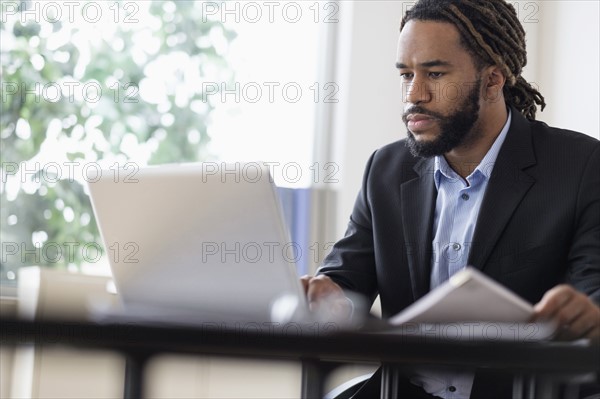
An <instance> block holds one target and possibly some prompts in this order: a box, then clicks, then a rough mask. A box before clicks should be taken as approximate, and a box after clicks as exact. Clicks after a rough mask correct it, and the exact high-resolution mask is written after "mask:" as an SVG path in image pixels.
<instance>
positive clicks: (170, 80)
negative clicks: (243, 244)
mask: <svg viewBox="0 0 600 399" xmlns="http://www.w3.org/2000/svg"><path fill="white" fill-rule="evenodd" d="M100 3H102V4H105V5H106V6H105V7H104V8H102V11H103V12H104V13H105V17H107V18H108V23H107V21H100V22H98V23H92V22H90V21H86V20H84V19H81V18H78V19H76V21H75V22H74V23H70V21H68V20H66V18H63V20H59V21H57V22H51V21H48V20H46V19H48V18H37V19H39V20H36V18H33V19H31V18H30V19H29V20H26V21H21V19H22V18H21V15H20V13H17V14H15V15H14V16H12V18H10V20H8V21H6V22H5V21H3V23H1V24H0V35H1V39H2V42H1V43H2V45H1V48H0V65H1V78H2V102H1V104H0V105H1V112H0V136H1V139H2V146H1V148H0V158H1V162H2V187H1V188H2V191H1V198H0V201H1V209H2V212H1V215H0V218H1V219H0V220H1V237H0V239H1V241H2V259H1V264H0V267H1V269H0V272H1V277H2V278H3V279H4V278H6V277H7V275H8V276H9V277H13V276H14V272H15V270H16V269H17V268H19V267H20V266H23V265H29V264H38V265H46V266H56V267H67V266H68V267H71V268H76V267H79V266H80V265H82V264H83V263H84V262H85V261H89V260H90V259H89V258H86V257H85V256H84V255H85V253H84V252H83V251H81V249H82V248H83V247H84V245H85V244H86V243H101V241H100V237H99V234H98V229H97V226H96V223H95V221H94V217H93V214H92V210H91V205H90V202H89V198H88V196H87V194H86V189H85V184H86V182H85V174H84V169H85V168H84V167H85V166H88V165H90V164H92V163H94V164H95V165H94V166H96V165H100V166H102V167H103V168H105V169H108V168H111V167H113V168H114V166H115V165H118V166H120V167H123V166H125V164H126V163H127V162H133V163H135V164H136V165H137V166H142V165H146V164H159V163H169V162H186V161H199V160H203V159H207V157H210V154H209V153H208V151H207V146H206V145H207V143H208V141H209V136H208V134H207V123H208V117H209V115H210V113H211V111H212V109H213V108H212V106H211V105H210V103H208V102H207V101H205V100H203V93H202V86H201V84H200V83H201V82H202V81H216V80H217V79H218V81H227V80H231V79H232V75H231V71H230V70H229V69H228V68H227V63H226V60H225V58H224V54H225V52H226V50H227V45H228V43H229V42H230V41H231V40H232V39H233V38H234V37H235V33H234V32H232V31H230V30H228V29H226V28H225V27H224V26H223V25H222V24H221V23H219V22H215V21H207V22H202V15H201V12H202V10H201V7H200V5H199V4H197V2H194V1H183V2H163V1H152V2H136V3H135V4H137V5H138V6H137V7H138V8H139V9H137V10H131V9H128V8H127V7H123V5H122V4H121V8H120V9H119V10H118V11H119V14H118V15H119V20H118V21H112V23H110V22H111V21H110V19H111V17H112V16H116V15H117V14H115V13H116V12H117V10H114V9H109V5H111V4H115V3H113V2H106V3H104V2H100ZM18 4H22V3H21V2H18ZM96 4H99V3H98V2H96ZM126 4H133V3H126ZM132 11H133V13H132ZM128 12H129V14H128ZM80 16H81V15H80ZM127 17H128V18H127ZM105 19H106V18H105ZM115 22H118V23H115ZM215 37H216V38H218V39H220V40H218V42H219V43H218V45H215V44H214V42H215V41H214V40H213V39H214V38H215ZM69 85H70V86H69ZM70 87H71V88H72V89H70ZM36 88H37V89H38V90H39V91H40V93H38V94H35V93H34V92H33V90H35V89H36ZM56 88H59V89H62V92H58V91H56ZM98 88H99V89H100V91H98V90H97V89H98ZM84 89H87V92H86V91H85V90H84ZM98 94H100V95H99V96H98ZM69 162H74V164H69ZM36 240H37V242H38V243H39V244H34V242H36ZM65 243H71V244H67V245H65ZM73 243H78V244H73ZM34 245H42V247H41V248H39V249H38V250H37V251H33V249H34V248H35V247H34ZM69 245H70V248H75V250H74V251H70V252H72V253H68V252H69V251H67V250H68V248H69ZM15 246H16V247H15ZM15 248H18V249H15ZM57 248H59V250H62V251H63V252H62V254H57V253H56V250H57ZM15 250H16V251H17V252H16V253H14V254H13V252H15ZM24 250H25V252H24ZM26 251H30V252H26ZM34 252H35V253H34ZM59 255H60V256H59ZM89 256H90V255H89V254H88V257H89Z"/></svg>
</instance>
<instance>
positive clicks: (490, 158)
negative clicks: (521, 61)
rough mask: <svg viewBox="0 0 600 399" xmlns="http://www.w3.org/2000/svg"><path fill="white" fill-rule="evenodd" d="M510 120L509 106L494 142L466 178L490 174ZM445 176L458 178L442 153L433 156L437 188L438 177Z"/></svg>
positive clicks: (486, 176)
mask: <svg viewBox="0 0 600 399" xmlns="http://www.w3.org/2000/svg"><path fill="white" fill-rule="evenodd" d="M511 120H512V111H511V110H510V108H509V109H508V118H506V123H505V124H504V127H503V128H502V130H501V131H500V134H499V135H498V137H496V140H494V144H492V146H491V147H490V149H489V150H488V152H487V153H486V154H485V156H484V157H483V159H482V160H481V162H480V163H479V165H477V167H476V168H475V170H473V172H471V174H469V176H468V177H467V180H470V179H469V178H470V177H471V176H473V175H475V174H476V173H481V174H482V175H483V176H484V177H485V179H486V180H487V179H489V178H490V176H491V175H492V170H493V169H494V164H495V163H496V159H497V158H498V153H499V152H500V148H502V144H503V143H504V139H506V135H507V133H508V129H509V128H510V122H511ZM442 175H443V176H445V177H446V178H449V179H456V178H458V174H457V173H456V172H455V171H454V170H453V169H452V168H451V167H450V165H448V161H446V158H445V157H444V156H443V155H437V156H436V157H435V166H434V175H433V176H434V181H435V187H436V188H437V189H439V187H440V179H441V177H442Z"/></svg>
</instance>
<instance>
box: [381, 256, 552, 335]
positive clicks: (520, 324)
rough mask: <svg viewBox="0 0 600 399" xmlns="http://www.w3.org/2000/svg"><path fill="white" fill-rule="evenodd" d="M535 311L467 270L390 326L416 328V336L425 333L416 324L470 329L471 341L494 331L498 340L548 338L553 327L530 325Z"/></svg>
mask: <svg viewBox="0 0 600 399" xmlns="http://www.w3.org/2000/svg"><path fill="white" fill-rule="evenodd" d="M533 312H534V311H533V306H532V305H531V304H530V303H528V302H526V301H525V300H523V299H522V298H520V297H519V296H517V295H516V294H514V293H513V292H511V291H510V290H508V289H507V288H505V287H503V286H502V285H500V284H499V283H497V282H496V281H494V280H492V279H491V278H489V277H487V276H486V275H485V274H483V273H481V272H480V271H479V270H477V269H475V268H472V267H467V268H465V269H463V270H461V271H459V272H458V273H456V274H454V275H453V276H452V277H451V278H450V279H449V280H448V281H446V282H445V283H444V284H442V285H440V286H439V287H437V288H436V289H434V290H433V291H431V292H429V293H428V294H427V295H425V296H424V297H423V298H421V299H419V300H418V301H417V302H415V303H414V304H412V305H411V306H409V307H408V308H406V309H405V310H404V311H402V312H400V313H398V314H397V315H395V316H393V317H392V318H391V319H390V320H389V323H390V324H392V325H394V326H413V327H411V329H409V330H410V331H413V330H414V331H413V332H415V333H419V332H421V333H423V331H421V330H422V329H423V327H419V328H417V329H416V330H415V328H414V326H416V325H417V324H425V325H430V327H428V328H429V329H431V328H433V327H431V325H438V326H446V328H447V326H448V325H452V326H454V328H455V329H457V331H458V330H461V331H462V332H464V331H466V330H468V332H469V335H470V337H471V338H473V335H475V336H476V335H482V337H483V334H488V335H489V334H490V331H491V330H493V331H492V333H494V335H495V336H497V337H498V339H503V338H505V339H506V338H530V339H532V340H538V339H545V338H549V337H550V336H551V335H552V334H553V332H554V326H552V325H549V324H547V323H543V324H541V323H535V324H532V323H530V322H529V321H530V319H531V317H532V315H533ZM440 328H441V327H440ZM519 330H520V331H519ZM459 333H460V332H459ZM417 335H418V334H417ZM459 335H460V334H459Z"/></svg>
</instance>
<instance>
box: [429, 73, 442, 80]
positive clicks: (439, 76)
mask: <svg viewBox="0 0 600 399" xmlns="http://www.w3.org/2000/svg"><path fill="white" fill-rule="evenodd" d="M429 76H431V77H432V78H434V79H438V78H441V77H442V76H444V72H429Z"/></svg>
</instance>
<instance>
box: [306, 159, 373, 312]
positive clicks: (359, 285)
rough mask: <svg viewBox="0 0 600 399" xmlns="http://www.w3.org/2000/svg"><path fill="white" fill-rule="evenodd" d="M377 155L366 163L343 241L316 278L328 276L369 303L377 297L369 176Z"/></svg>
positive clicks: (324, 262)
mask: <svg viewBox="0 0 600 399" xmlns="http://www.w3.org/2000/svg"><path fill="white" fill-rule="evenodd" d="M376 153H377V152H374V153H373V154H372V155H371V157H370V158H369V160H368V162H367V166H366V169H365V173H364V176H363V181H362V188H361V190H360V192H359V194H358V196H357V198H356V202H355V204H354V209H353V210H352V214H351V216H350V221H349V222H348V228H347V229H346V233H345V235H344V238H342V239H341V240H339V241H338V242H337V243H336V244H335V245H334V246H333V249H332V251H331V252H330V253H329V254H328V255H327V256H326V257H325V260H324V261H323V264H322V266H321V267H320V268H319V270H318V271H317V274H325V275H327V276H329V277H330V278H331V279H332V280H333V281H335V282H336V283H337V284H338V285H340V286H341V287H342V288H343V289H345V290H349V291H353V292H356V293H358V294H361V295H362V296H364V297H365V298H368V300H369V301H371V302H372V301H373V300H374V299H375V297H376V296H377V278H376V273H375V256H374V242H373V227H372V218H371V209H370V203H369V189H368V187H369V173H370V170H371V166H372V164H373V159H374V158H375V154H376Z"/></svg>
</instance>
